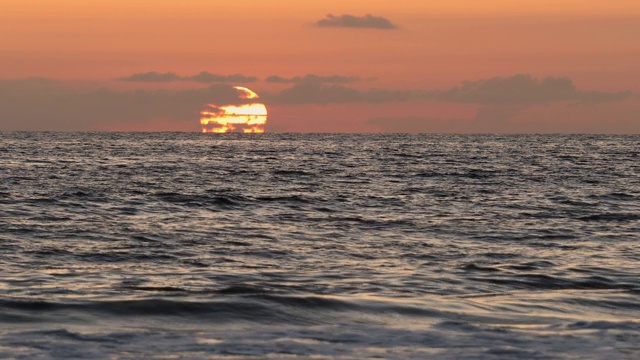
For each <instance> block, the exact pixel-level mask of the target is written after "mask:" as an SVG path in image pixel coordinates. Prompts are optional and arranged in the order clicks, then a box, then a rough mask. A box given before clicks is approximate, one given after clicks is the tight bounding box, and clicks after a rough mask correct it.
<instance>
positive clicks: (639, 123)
mask: <svg viewBox="0 0 640 360" xmlns="http://www.w3.org/2000/svg"><path fill="white" fill-rule="evenodd" d="M637 114H640V99H638V98H628V99H625V100H623V101H620V102H595V103H585V102H581V101H577V102H555V103H539V104H528V105H522V104H495V105H483V106H481V107H479V108H478V109H477V111H476V114H475V115H474V116H471V117H469V118H460V117H459V118H435V117H428V116H385V117H375V118H371V119H368V120H366V121H365V124H366V125H369V126H371V127H372V128H373V129H375V130H376V131H380V132H393V133H467V134H468V133H484V134H486V133H494V134H560V133H583V134H638V133H640V117H639V116H638V115H637Z"/></svg>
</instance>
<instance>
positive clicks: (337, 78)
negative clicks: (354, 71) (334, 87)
mask: <svg viewBox="0 0 640 360" xmlns="http://www.w3.org/2000/svg"><path fill="white" fill-rule="evenodd" d="M265 81H266V82H270V83H279V84H286V83H301V82H305V81H315V82H320V83H329V84H347V83H353V82H357V81H361V79H360V78H359V77H357V76H341V75H331V76H320V75H314V74H307V75H305V76H295V77H292V78H284V77H281V76H277V75H272V76H269V77H268V78H266V79H265Z"/></svg>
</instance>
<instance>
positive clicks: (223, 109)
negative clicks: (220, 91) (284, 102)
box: [200, 86, 267, 133]
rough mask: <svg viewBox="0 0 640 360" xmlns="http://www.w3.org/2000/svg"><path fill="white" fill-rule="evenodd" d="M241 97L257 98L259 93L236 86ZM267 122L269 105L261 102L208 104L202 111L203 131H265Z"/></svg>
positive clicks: (201, 122)
mask: <svg viewBox="0 0 640 360" xmlns="http://www.w3.org/2000/svg"><path fill="white" fill-rule="evenodd" d="M234 88H235V89H236V90H237V91H238V97H239V98H240V99H257V98H259V96H258V94H256V93H255V92H253V91H251V90H249V89H247V88H245V87H241V86H234ZM266 123H267V107H266V106H264V104H261V103H257V102H256V103H250V104H240V105H238V104H230V105H222V106H219V105H215V104H207V108H206V109H204V110H202V111H201V112H200V124H201V125H202V132H203V133H227V132H243V133H263V132H264V126H265V124H266Z"/></svg>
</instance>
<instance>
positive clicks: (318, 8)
mask: <svg viewBox="0 0 640 360" xmlns="http://www.w3.org/2000/svg"><path fill="white" fill-rule="evenodd" d="M0 7H1V9H0V10H1V11H0V111H1V113H0V116H1V118H0V130H62V131H76V130H79V131H96V130H104V131H199V130H200V123H199V117H198V114H199V112H200V111H201V110H202V109H203V108H204V107H206V106H207V104H208V103H220V102H225V101H233V99H228V98H225V95H224V94H228V90H229V88H230V87H231V86H234V85H236V86H246V87H249V88H251V89H252V90H254V91H255V92H257V93H258V94H259V95H260V98H261V100H262V101H264V103H265V104H266V105H267V108H268V110H269V119H268V122H267V131H271V132H463V133H468V132H491V133H494V132H499V133H503V132H504V133H520V132H527V133H528V132H542V133H548V132H551V133H553V132H571V133H639V132H640V97H639V95H638V94H639V93H640V67H639V66H638V64H640V42H639V41H638V40H637V39H638V38H640V2H638V1H629V0H613V1H609V2H605V1H601V0H582V1H570V0H556V1H548V0H536V1H530V0H524V1H519V2H513V1H483V2H478V1H475V0H455V1H449V2H446V3H442V4H430V3H428V2H425V1H416V0H398V1H393V2H389V1H360V0H342V1H326V0H325V1H319V0H318V1H316V0H310V1H300V2H285V1H258V0H249V1H244V2H231V1H204V0H200V1H197V0H187V1H181V2H179V3H178V2H174V1H166V0H159V1H141V0H138V1H122V0H114V1H110V2H108V3H105V4H101V3H97V2H87V1H79V0H59V1H56V2H50V1H41V0H20V1H18V0H4V1H2V4H0ZM310 74H311V76H308V75H310Z"/></svg>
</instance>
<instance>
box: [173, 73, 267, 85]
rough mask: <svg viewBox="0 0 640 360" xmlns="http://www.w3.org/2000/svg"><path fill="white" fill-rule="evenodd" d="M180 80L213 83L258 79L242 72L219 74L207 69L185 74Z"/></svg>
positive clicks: (245, 81)
mask: <svg viewBox="0 0 640 360" xmlns="http://www.w3.org/2000/svg"><path fill="white" fill-rule="evenodd" d="M181 80H183V81H195V82H199V83H214V82H241V83H248V82H255V81H257V80H258V78H256V77H255V76H245V75H242V74H233V75H219V74H212V73H210V72H208V71H201V72H200V73H199V74H198V75H193V76H185V77H183V78H182V79H181Z"/></svg>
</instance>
